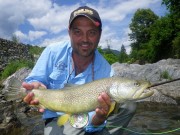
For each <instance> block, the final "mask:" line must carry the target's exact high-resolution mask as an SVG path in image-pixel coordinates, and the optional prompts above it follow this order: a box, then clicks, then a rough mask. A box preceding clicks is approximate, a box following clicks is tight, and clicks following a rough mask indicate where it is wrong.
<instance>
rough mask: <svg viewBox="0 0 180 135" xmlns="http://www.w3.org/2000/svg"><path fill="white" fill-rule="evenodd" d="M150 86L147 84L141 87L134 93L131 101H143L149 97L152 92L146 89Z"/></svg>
mask: <svg viewBox="0 0 180 135" xmlns="http://www.w3.org/2000/svg"><path fill="white" fill-rule="evenodd" d="M149 86H150V83H147V84H146V85H144V86H143V87H141V89H140V90H138V91H136V92H135V94H134V95H133V99H136V100H137V99H143V98H147V97H150V96H152V95H153V94H154V91H151V90H150V89H147V88H148V87H149Z"/></svg>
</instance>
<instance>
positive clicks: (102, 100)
mask: <svg viewBox="0 0 180 135" xmlns="http://www.w3.org/2000/svg"><path fill="white" fill-rule="evenodd" d="M98 102H99V104H100V106H99V107H98V108H96V110H95V111H96V114H95V115H94V116H93V118H92V124H93V125H95V126H98V125H101V124H103V123H104V121H105V120H106V118H107V115H108V112H109V109H110V106H111V99H110V97H109V96H108V95H107V93H105V92H103V93H101V95H100V96H99V97H98Z"/></svg>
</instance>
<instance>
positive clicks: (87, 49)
mask: <svg viewBox="0 0 180 135" xmlns="http://www.w3.org/2000/svg"><path fill="white" fill-rule="evenodd" d="M69 36H70V39H71V44H72V48H73V52H74V53H75V54H77V55H80V56H83V57H88V56H90V55H92V54H93V53H94V51H95V49H96V48H97V46H98V43H99V40H100V37H101V31H100V30H99V28H98V27H97V26H95V24H94V23H93V22H92V21H91V20H90V19H88V18H87V17H83V16H80V17H77V18H76V19H75V20H74V21H73V22H72V24H71V27H70V29H69Z"/></svg>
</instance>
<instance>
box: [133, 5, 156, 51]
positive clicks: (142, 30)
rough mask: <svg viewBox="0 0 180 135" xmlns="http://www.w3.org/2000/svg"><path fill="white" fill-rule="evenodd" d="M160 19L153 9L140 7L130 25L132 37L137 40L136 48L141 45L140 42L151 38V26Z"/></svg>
mask: <svg viewBox="0 0 180 135" xmlns="http://www.w3.org/2000/svg"><path fill="white" fill-rule="evenodd" d="M157 19H158V16H157V15H155V14H154V12H153V11H152V10H151V9H138V10H137V11H136V12H135V14H134V17H133V18H132V22H131V24H130V25H129V27H130V29H131V31H132V33H130V34H129V36H130V39H131V40H132V41H134V42H137V44H136V45H138V46H136V48H138V47H140V46H139V45H140V43H145V42H146V41H148V40H149V38H150V31H149V28H150V26H151V25H152V24H153V23H154V22H155V21H156V20H157Z"/></svg>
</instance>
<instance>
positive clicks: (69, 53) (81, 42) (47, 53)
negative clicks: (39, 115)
mask: <svg viewBox="0 0 180 135" xmlns="http://www.w3.org/2000/svg"><path fill="white" fill-rule="evenodd" d="M68 31H69V37H70V42H64V43H56V44H53V45H49V46H48V47H47V48H46V49H45V50H44V51H43V53H42V54H41V56H40V58H39V59H38V61H37V63H36V65H35V67H34V68H33V70H32V72H31V73H30V75H29V76H28V77H27V78H26V80H25V82H24V83H23V84H22V86H23V87H24V88H26V89H27V90H32V89H34V88H39V87H40V86H41V87H45V88H47V89H59V90H60V89H62V88H63V87H64V86H65V85H66V84H67V83H70V84H76V85H77V84H78V85H81V84H84V83H88V82H91V81H94V80H98V79H101V78H107V77H111V76H112V75H113V71H112V69H111V66H110V65H109V63H108V62H107V61H106V60H105V59H104V58H103V56H102V55H101V54H100V53H99V52H98V50H97V46H98V43H99V40H100V37H101V32H102V23H101V19H100V16H99V14H98V12H97V11H96V10H94V9H92V8H90V7H87V6H83V7H79V8H78V9H76V10H74V11H73V12H72V13H71V16H70V20H69V29H68ZM33 96H34V95H33V93H29V94H28V95H27V96H26V97H25V98H24V101H25V102H26V103H28V104H31V105H37V104H38V100H33ZM97 100H98V102H99V107H98V108H96V109H95V110H94V111H92V112H89V113H88V115H87V116H85V115H83V117H82V116H81V115H77V116H74V117H76V118H75V119H77V121H74V122H73V124H72V123H71V124H70V123H69V122H68V123H66V124H65V125H64V126H60V127H59V126H58V125H57V117H59V116H60V115H63V112H54V111H51V110H48V109H45V110H44V109H42V108H40V112H43V119H44V121H45V128H44V134H45V135H80V134H81V135H84V134H93V135H94V134H98V135H99V134H106V135H108V134H118V135H120V134H121V133H122V131H123V129H122V127H126V126H127V124H128V123H129V121H130V119H131V118H132V116H133V114H134V110H135V107H134V106H133V107H134V108H133V107H132V105H126V107H125V108H122V109H120V111H119V112H118V113H117V114H112V116H110V117H109V118H108V119H107V117H106V116H107V114H108V112H109V110H110V105H111V99H110V97H109V96H108V95H107V94H106V93H104V92H103V93H102V94H101V95H99V97H98V98H97ZM82 101H83V99H82ZM132 108H133V109H132ZM78 118H81V120H82V121H83V122H82V121H79V120H78ZM106 124H108V125H109V124H111V125H113V124H115V125H114V126H115V128H113V129H112V130H111V129H108V128H107V127H106Z"/></svg>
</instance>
